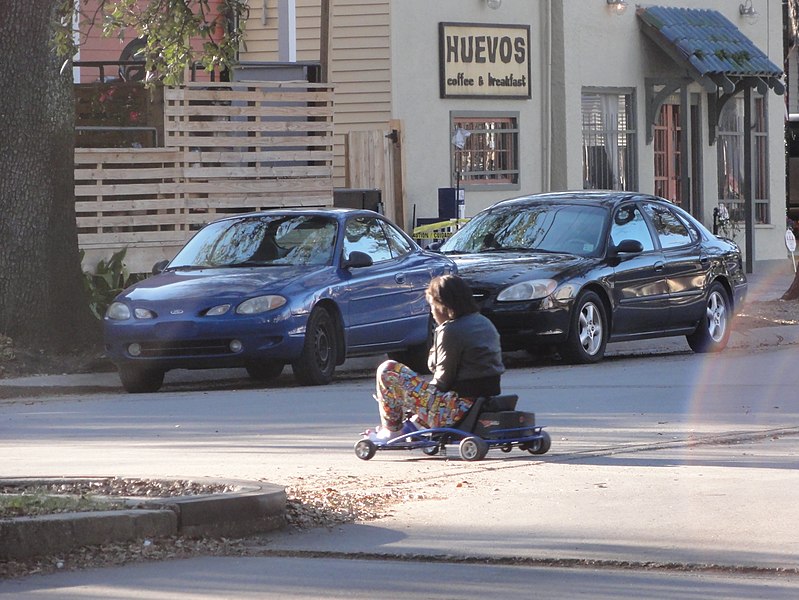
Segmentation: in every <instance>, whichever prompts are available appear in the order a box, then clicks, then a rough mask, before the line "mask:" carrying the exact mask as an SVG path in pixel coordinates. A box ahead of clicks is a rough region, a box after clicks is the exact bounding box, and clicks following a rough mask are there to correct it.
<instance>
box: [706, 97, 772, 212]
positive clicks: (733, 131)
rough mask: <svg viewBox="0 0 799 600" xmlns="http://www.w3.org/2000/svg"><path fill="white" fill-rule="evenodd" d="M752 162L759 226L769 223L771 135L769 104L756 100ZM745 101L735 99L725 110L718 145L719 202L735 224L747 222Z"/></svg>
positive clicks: (760, 98)
mask: <svg viewBox="0 0 799 600" xmlns="http://www.w3.org/2000/svg"><path fill="white" fill-rule="evenodd" d="M752 120H753V123H752V125H753V130H752V131H753V134H754V139H753V140H752V161H753V163H754V164H753V165H752V167H753V179H752V193H753V194H754V203H753V205H752V206H753V208H754V218H755V223H768V222H769V190H768V132H767V131H766V101H765V98H763V97H761V96H755V97H754V110H753V111H752ZM744 131H745V127H744V98H743V96H740V97H736V98H733V99H731V100H730V101H729V102H727V104H725V105H724V108H723V109H722V111H721V116H720V118H719V128H718V137H717V138H716V146H717V153H718V181H719V203H720V204H724V206H725V208H726V209H727V212H728V213H729V216H730V219H731V220H732V221H739V222H740V221H744V220H745V218H744V217H745V215H744V201H745V198H744V187H743V186H744V177H745V173H744Z"/></svg>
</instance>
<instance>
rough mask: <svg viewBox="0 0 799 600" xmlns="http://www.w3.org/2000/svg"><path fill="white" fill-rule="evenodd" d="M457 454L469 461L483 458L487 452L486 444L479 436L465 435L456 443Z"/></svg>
mask: <svg viewBox="0 0 799 600" xmlns="http://www.w3.org/2000/svg"><path fill="white" fill-rule="evenodd" d="M458 454H460V455H461V458H462V459H463V460H466V461H469V462H474V461H477V460H483V459H484V458H485V456H486V454H488V444H487V443H486V442H485V440H483V439H482V438H479V437H475V436H469V437H465V438H463V439H462V440H461V443H460V444H459V445H458Z"/></svg>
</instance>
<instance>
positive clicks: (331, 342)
mask: <svg viewBox="0 0 799 600" xmlns="http://www.w3.org/2000/svg"><path fill="white" fill-rule="evenodd" d="M336 336H337V333H336V324H335V322H334V321H333V317H331V316H330V313H329V312H327V311H326V310H325V309H324V308H321V307H317V308H314V309H313V311H312V312H311V316H310V317H308V324H307V325H306V326H305V342H304V343H303V347H302V354H301V355H300V358H299V359H298V360H296V361H295V362H293V363H291V368H292V369H293V370H294V377H295V378H296V379H297V381H298V382H299V383H300V384H301V385H327V384H328V383H330V382H331V381H332V380H333V372H334V371H335V370H336V361H337V359H338V356H337V348H338V341H337V339H336Z"/></svg>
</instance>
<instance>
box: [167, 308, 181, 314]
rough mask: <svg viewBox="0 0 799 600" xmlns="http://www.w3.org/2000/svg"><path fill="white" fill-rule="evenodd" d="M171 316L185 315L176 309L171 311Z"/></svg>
mask: <svg viewBox="0 0 799 600" xmlns="http://www.w3.org/2000/svg"><path fill="white" fill-rule="evenodd" d="M169 314H170V315H182V314H183V311H182V310H180V309H179V308H176V309H175V310H170V311H169Z"/></svg>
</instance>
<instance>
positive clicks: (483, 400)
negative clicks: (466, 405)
mask: <svg viewBox="0 0 799 600" xmlns="http://www.w3.org/2000/svg"><path fill="white" fill-rule="evenodd" d="M518 401H519V396H517V395H516V394H501V395H499V396H480V397H479V398H477V399H476V400H475V401H474V404H472V407H471V408H470V409H469V411H468V412H467V413H466V415H464V417H463V418H462V419H461V420H460V421H458V422H457V423H455V424H454V425H453V427H454V428H455V429H461V430H463V431H468V432H469V433H472V432H473V431H474V426H475V424H476V423H477V417H479V416H480V414H481V413H484V412H501V411H506V410H516V402H518Z"/></svg>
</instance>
